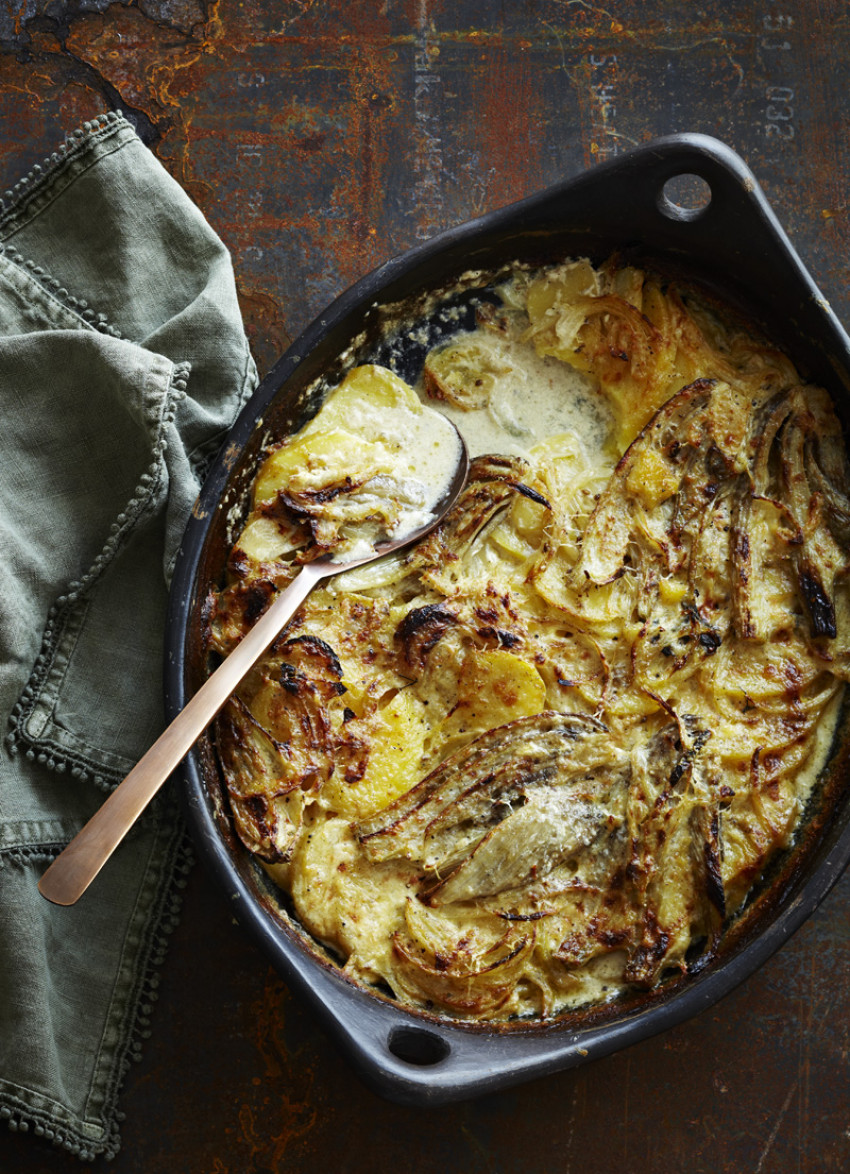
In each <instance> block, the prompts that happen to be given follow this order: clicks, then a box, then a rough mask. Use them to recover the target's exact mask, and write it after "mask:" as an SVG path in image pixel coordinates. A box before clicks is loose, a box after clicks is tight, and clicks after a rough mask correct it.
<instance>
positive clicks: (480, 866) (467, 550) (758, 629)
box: [207, 260, 850, 1020]
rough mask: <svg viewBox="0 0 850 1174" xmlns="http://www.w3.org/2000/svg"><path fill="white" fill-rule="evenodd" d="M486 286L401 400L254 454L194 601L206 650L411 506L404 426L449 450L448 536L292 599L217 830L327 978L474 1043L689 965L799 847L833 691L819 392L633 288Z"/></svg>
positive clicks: (775, 359) (255, 686) (840, 529)
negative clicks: (463, 472)
mask: <svg viewBox="0 0 850 1174" xmlns="http://www.w3.org/2000/svg"><path fill="white" fill-rule="evenodd" d="M499 292H500V304H499V305H497V306H494V305H492V304H491V303H490V302H482V305H481V308H480V311H479V325H478V328H477V329H476V330H475V331H473V332H470V333H464V334H460V335H458V336H456V337H455V338H453V339H451V340H450V341H449V342H448V343H446V344H443V345H441V346H440V347H438V348H436V349H435V350H433V351H432V352H431V353H430V354H429V355H428V357H427V359H426V362H425V368H424V373H423V377H422V381H421V386H418V387H417V388H415V389H413V388H410V387H408V386H407V385H406V384H405V383H404V382H403V381H402V380H401V379H400V378H399V377H398V376H397V375H395V374H394V373H393V372H392V371H389V370H387V369H384V368H380V367H376V366H360V367H356V368H354V369H353V370H352V371H350V372H349V373H348V375H347V376H346V377H345V379H344V380H343V382H342V384H341V385H340V387H339V388H338V389H337V390H336V391H335V392H334V393H332V394H331V396H330V397H329V398H328V400H327V401H326V403H325V405H324V406H323V408H322V410H321V411H320V412H319V414H318V415H317V416H316V417H315V418H314V420H313V421H311V423H310V424H309V425H308V427H307V428H306V429H305V430H302V432H301V433H299V434H298V435H296V436H295V437H293V438H290V439H289V440H287V441H285V442H283V443H282V444H280V445H277V446H275V447H273V448H272V450H271V451H270V452H268V454H267V455H266V457H265V459H264V461H263V463H262V465H261V466H260V468H259V469H258V473H257V477H256V480H255V483H254V488H253V496H252V501H251V509H250V513H249V516H248V518H247V520H246V523H245V526H244V529H243V530H242V533H241V535H240V537H239V538H238V539H237V542H236V544H235V546H234V548H233V551H232V552H231V556H230V560H229V564H228V580H227V583H226V584H225V585H224V586H223V587H222V589H221V590H220V591H218V592H216V593H214V594H213V595H212V596H211V598H210V600H209V606H208V608H207V615H208V619H209V648H210V650H211V651H212V652H213V653H216V654H219V655H226V654H227V652H228V651H229V650H230V649H231V648H232V647H233V646H234V645H235V643H236V642H238V640H239V639H240V637H241V635H242V634H243V633H244V631H245V630H246V628H247V627H249V626H250V625H251V623H252V622H253V621H254V620H255V619H256V617H257V616H258V615H259V614H260V613H261V612H262V610H263V609H264V607H265V606H266V604H267V603H268V601H269V600H270V599H271V598H272V596H273V595H274V593H275V592H276V591H277V590H279V589H280V588H281V587H283V586H285V585H286V584H287V583H289V582H290V581H291V579H292V578H293V577H294V575H295V573H296V572H297V569H298V566H299V565H300V563H302V562H304V561H309V560H310V559H312V558H315V557H317V556H318V555H320V554H324V553H326V552H328V551H333V550H334V549H335V546H336V544H338V543H339V542H340V541H342V540H343V539H344V537H345V536H346V535H349V534H350V531H349V530H348V529H347V527H349V526H350V525H351V524H359V523H363V522H368V523H370V524H372V525H374V524H380V525H381V526H386V524H387V519H390V524H392V519H393V518H395V517H397V511H398V509H399V508H404V506H405V502H404V494H403V493H402V494H401V495H400V494H399V493H398V481H397V479H396V480H393V478H392V477H391V476H389V475H388V472H387V465H386V459H387V458H386V451H383V450H387V448H388V446H389V448H390V449H392V446H393V444H395V445H396V446H401V450H402V451H403V450H404V448H405V445H406V443H408V442H407V441H406V440H405V433H404V429H403V428H402V429H401V430H400V431H399V430H398V429H397V428H396V427H395V425H396V423H397V422H398V421H399V420H401V419H402V418H403V417H404V416H405V414H407V415H410V414H411V413H412V414H413V415H416V414H417V411H418V408H419V407H421V403H422V401H423V400H425V401H427V402H429V403H431V404H432V405H437V406H438V407H440V409H441V410H443V411H444V412H445V413H446V414H447V415H449V416H450V417H451V418H452V419H453V420H454V421H455V422H456V423H457V424H458V426H459V427H460V428H461V430H462V431H463V432H464V434H465V436H466V437H467V441H468V444H469V445H470V448H471V451H472V452H473V453H475V454H476V457H475V460H474V461H473V463H472V466H471V472H470V478H469V481H468V484H467V487H466V489H465V490H464V492H463V494H462V495H461V498H460V499H459V500H458V502H457V504H456V506H455V507H454V508H453V510H452V511H451V512H450V513H449V514H448V515H447V517H446V518H445V519H444V520H443V522H442V523H441V524H440V526H439V527H438V528H437V529H436V530H435V531H434V532H432V533H431V534H430V535H429V536H428V537H426V538H425V539H424V540H423V541H421V542H420V543H419V544H418V545H416V546H415V547H414V548H412V549H411V550H408V551H405V552H403V553H400V554H398V555H394V556H390V557H388V558H386V559H384V560H381V561H380V562H378V563H376V564H373V565H372V566H369V567H365V568H362V569H359V570H354V571H350V572H346V573H343V574H340V575H339V576H337V577H336V578H335V579H334V580H331V581H329V582H328V583H327V584H326V585H324V586H323V587H321V588H319V589H317V590H315V591H314V592H313V594H312V595H311V596H310V598H309V599H308V600H307V602H306V603H305V604H304V606H303V607H302V608H301V610H300V611H299V613H298V615H297V616H296V617H295V619H294V620H293V621H292V622H291V623H290V624H289V626H288V627H287V629H286V631H285V632H284V633H283V634H282V635H281V637H280V638H279V639H278V640H277V642H276V643H275V645H274V646H273V648H272V650H271V652H270V653H269V654H268V655H267V656H266V657H264V658H263V659H262V660H261V661H260V662H259V664H258V665H257V666H256V667H255V669H254V670H253V671H252V672H251V674H249V676H248V677H247V678H246V680H245V681H244V682H243V684H242V686H241V687H240V689H239V690H238V691H237V694H236V695H235V696H234V697H233V698H232V699H231V701H230V702H229V703H228V705H227V706H226V708H225V709H224V711H223V712H222V714H221V716H220V718H219V720H218V723H217V727H216V742H217V750H218V755H219V760H220V764H221V768H222V772H223V776H224V779H225V782H226V786H227V792H228V796H229V802H230V808H231V813H232V817H233V822H234V826H235V828H236V830H237V832H238V834H239V836H240V837H241V839H242V841H243V842H244V844H245V845H246V847H247V848H248V849H249V850H250V851H251V852H253V853H255V854H256V856H257V857H258V858H259V860H260V861H262V862H263V864H264V866H265V867H266V868H267V870H268V871H269V872H270V873H271V875H272V876H273V877H274V879H275V881H276V882H277V883H278V884H279V885H280V887H281V888H282V889H283V890H284V891H285V892H286V893H287V894H288V899H289V901H290V902H291V906H292V908H293V910H294V913H295V915H296V917H297V918H298V919H299V921H300V922H301V924H302V925H303V926H304V927H305V928H306V930H307V931H309V933H310V934H312V935H313V937H314V938H315V939H317V940H318V941H319V942H321V943H322V944H323V945H324V946H325V947H327V948H328V949H329V950H330V951H331V952H332V954H333V955H334V956H335V957H336V958H337V959H338V960H339V963H340V965H341V966H342V967H343V969H344V971H345V973H346V974H348V975H349V976H350V977H351V978H353V979H354V980H356V981H359V982H362V983H365V984H372V985H376V984H377V985H378V986H380V987H381V988H383V989H386V988H389V990H391V991H392V993H393V994H394V995H395V996H396V997H397V998H398V999H399V1000H401V1001H403V1002H406V1003H408V1004H412V1005H414V1006H418V1007H422V1008H426V1009H428V1010H431V1011H434V1012H436V1013H438V1014H445V1015H448V1016H452V1017H458V1018H463V1019H477V1020H487V1019H504V1018H509V1017H512V1016H539V1017H546V1016H551V1015H553V1014H555V1013H557V1012H559V1011H561V1010H563V1009H566V1008H571V1007H577V1006H581V1005H586V1004H589V1003H592V1002H599V1001H605V1000H611V999H614V998H616V997H617V996H618V995H619V994H620V993H621V992H623V991H624V990H625V989H627V988H629V987H642V988H651V987H653V986H655V985H657V984H658V983H659V982H660V981H662V979H663V978H664V977H665V976H666V975H667V974H670V973H678V972H682V971H686V970H688V969H689V968H691V969H693V968H695V967H697V966H701V965H703V964H704V963H705V961H706V960H707V959H709V958H710V957H711V956H712V954H713V953H714V951H715V950H716V949H717V947H718V944H719V942H720V940H721V937H722V935H723V933H724V931H725V928H726V927H728V925H729V923H730V921H731V919H732V918H734V916H735V915H736V913H737V912H738V911H740V909H741V908H742V906H743V905H744V904H745V902H746V900H747V897H748V895H749V894H750V893H751V892H752V890H753V887H754V885H755V884H756V882H757V881H758V880H759V878H760V877H761V876H762V875H763V873H764V871H765V869H766V867H767V866H768V865H769V863H770V862H771V860H772V859H773V858H774V857H775V856H776V854H777V853H778V852H780V851H781V850H782V849H783V848H786V847H787V846H788V845H789V844H790V843H791V842H792V841H793V838H794V836H795V834H796V832H797V830H798V829H799V827H800V826H801V821H802V819H803V814H804V810H805V807H806V804H807V801H808V799H809V797H810V794H811V792H812V790H813V788H814V786H815V784H816V780H817V777H818V773H819V771H820V770H821V769H822V767H823V766H824V764H825V763H826V761H827V759H828V756H829V750H830V746H831V742H832V738H833V733H834V729H835V725H836V720H837V716H838V712H839V709H840V706H841V702H842V695H843V689H844V682H845V680H846V679H847V675H848V665H850V660H848V652H849V651H850V649H848V631H849V630H850V629H848V607H847V596H846V586H845V583H846V571H847V569H848V555H847V547H848V540H850V502H848V499H847V486H848V476H847V466H846V457H845V453H844V446H843V441H842V436H841V431H840V427H839V425H838V422H837V420H836V417H835V414H834V411H833V408H832V405H831V402H830V400H829V397H828V395H827V394H826V393H825V392H824V391H823V390H822V389H820V388H817V387H814V386H811V385H804V384H802V383H801V380H800V377H799V375H798V373H797V372H796V370H795V368H794V367H793V365H792V364H791V362H790V361H789V360H788V359H787V358H786V357H785V356H784V355H783V354H782V353H781V352H780V351H778V350H777V349H776V348H774V347H772V346H770V345H768V344H767V343H766V342H765V341H764V340H762V339H760V338H758V337H757V336H755V335H754V334H753V332H751V331H750V330H749V329H747V328H746V327H745V326H744V325H743V324H742V323H740V322H738V321H735V320H734V319H733V318H732V317H731V316H730V315H729V314H728V313H727V312H726V311H724V310H722V309H719V308H718V307H716V306H715V305H714V304H713V303H711V302H710V301H709V300H708V299H707V298H706V297H705V296H703V295H700V294H697V293H696V292H695V291H693V290H690V289H688V288H686V287H684V286H681V285H677V284H676V283H675V282H672V281H669V280H666V279H664V278H662V277H661V276H659V275H656V274H653V273H650V272H645V271H642V270H638V269H635V268H631V267H622V266H619V267H618V266H617V265H616V264H613V263H609V264H608V265H606V266H603V267H602V268H601V269H596V268H594V267H593V266H592V265H591V264H590V263H589V262H587V261H584V260H579V261H569V262H565V263H564V264H561V265H558V266H555V267H551V268H547V269H544V270H539V271H525V270H518V271H517V272H516V273H515V275H514V277H513V278H512V280H511V281H510V282H508V283H507V284H506V285H504V286H503V287H501V289H500V291H499ZM364 420H368V421H371V423H370V424H369V425H368V426H367V427H366V428H365V430H364V427H363V421H364ZM358 421H359V423H358ZM416 443H422V440H421V437H420V438H419V440H417V441H416ZM394 451H395V450H394ZM382 462H383V463H382ZM364 502H365V503H367V504H366V505H364ZM408 504H409V503H408Z"/></svg>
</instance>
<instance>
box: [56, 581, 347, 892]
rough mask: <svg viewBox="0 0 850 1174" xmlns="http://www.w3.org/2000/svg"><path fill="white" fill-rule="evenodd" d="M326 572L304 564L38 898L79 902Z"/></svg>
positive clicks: (64, 857) (70, 849)
mask: <svg viewBox="0 0 850 1174" xmlns="http://www.w3.org/2000/svg"><path fill="white" fill-rule="evenodd" d="M334 569H336V568H334ZM329 570H330V568H329V567H328V566H327V564H323V563H307V564H305V566H303V567H302V568H301V570H300V572H299V573H298V574H297V575H296V577H295V578H294V579H293V581H292V582H291V583H290V584H289V586H288V587H287V588H286V589H285V590H284V591H282V592H281V593H280V595H278V597H277V598H276V599H275V601H274V602H273V603H272V605H271V607H269V608H268V610H267V611H266V612H264V613H263V615H262V616H261V617H260V619H259V620H258V621H257V623H256V624H255V625H254V626H253V628H252V629H251V630H250V632H248V633H247V635H246V636H244V637H243V639H242V640H241V641H240V642H239V644H237V646H236V647H235V648H234V650H233V651H232V652H231V653H230V655H229V656H228V657H227V659H226V660H225V661H224V662H223V663H222V664H220V665H219V667H218V668H217V669H216V670H215V672H214V673H212V674H211V675H210V676H209V677H208V678H207V680H206V681H205V682H204V684H203V685H202V686H201V687H200V689H199V690H198V691H197V693H195V695H194V696H193V697H192V698H191V700H190V701H189V702H188V704H187V705H186V706H185V707H184V708H183V709H182V710H181V711H180V713H179V714H178V715H177V717H176V718H175V719H174V721H173V722H172V723H171V724H170V725H169V726H168V727H167V728H166V729H165V731H164V732H163V733H162V734H161V735H160V737H159V738H158V739H157V740H156V742H154V744H153V745H152V746H151V748H150V750H148V751H147V753H146V754H145V755H144V756H143V757H142V758H140V759H139V761H138V763H137V764H136V765H135V766H134V767H133V769H132V770H131V771H130V773H129V774H128V775H127V777H126V778H125V779H124V781H123V782H121V783H119V784H118V786H117V787H116V788H115V790H114V791H113V792H112V794H111V795H110V796H109V798H108V799H107V800H106V802H105V803H104V804H103V806H102V807H100V808H99V809H98V810H97V811H96V812H95V814H94V815H93V816H92V818H91V819H90V820H89V822H88V823H87V824H86V825H85V827H84V828H83V829H82V831H80V832H78V834H77V835H76V836H75V837H74V839H73V840H71V842H70V844H68V846H67V848H65V850H64V851H63V852H61V853H60V854H59V855H58V856H57V857H56V859H55V860H54V861H53V863H52V864H51V865H50V867H49V868H48V869H47V871H46V872H45V873H44V875H43V876H42V878H41V880H40V881H39V885H38V889H39V892H40V893H41V895H42V896H43V897H46V898H47V900H48V901H52V902H53V903H54V904H55V905H73V904H74V902H75V901H77V900H79V898H80V897H81V896H82V895H83V893H84V892H85V891H86V889H87V888H88V887H89V885H90V884H91V882H92V881H93V880H94V878H95V877H96V876H97V874H98V873H99V872H100V870H101V868H103V866H104V864H105V863H106V862H107V860H108V859H109V857H110V856H111V855H112V853H113V852H114V851H115V849H116V848H117V847H118V845H119V844H120V843H121V841H122V840H123V839H124V837H125V836H126V834H127V832H128V831H129V830H130V828H131V827H132V826H133V824H134V823H135V822H136V820H137V819H138V818H139V816H140V815H141V813H142V812H143V811H144V809H145V808H146V807H147V805H148V803H150V801H151V799H153V797H154V795H155V794H156V793H157V791H158V790H159V789H160V787H161V786H162V785H163V783H164V782H165V780H166V779H167V778H168V776H169V775H170V774H171V772H172V771H173V770H174V769H175V767H177V766H178V764H179V763H180V762H181V761H182V759H183V758H184V757H185V756H186V755H187V754H188V752H189V750H190V749H191V748H192V746H193V745H194V744H195V742H196V741H197V740H198V738H199V737H200V736H201V734H202V733H203V732H204V730H205V729H206V728H207V726H208V725H209V724H210V722H211V721H212V720H213V718H214V717H215V715H216V714H217V713H218V711H219V710H220V709H221V708H222V706H223V705H224V703H225V702H226V701H227V699H228V697H229V696H230V695H231V693H232V692H233V690H234V689H235V688H236V686H237V685H238V684H239V682H240V681H241V680H242V678H243V677H244V676H245V674H246V673H247V672H248V670H249V669H250V668H251V667H252V665H253V664H254V663H255V662H256V661H257V660H258V659H259V657H260V656H262V654H263V653H264V652H265V651H266V649H267V648H268V647H269V645H270V644H271V643H272V641H273V640H274V639H275V637H276V636H277V634H278V633H279V632H280V631H281V629H282V628H283V627H284V625H285V624H286V622H287V621H288V620H289V619H290V618H291V617H292V616H293V614H294V613H295V612H296V611H297V609H298V607H299V606H300V604H302V603H303V602H304V600H305V599H306V598H307V596H308V595H309V594H310V591H311V590H312V588H313V587H314V586H315V584H316V583H317V582H318V581H319V580H320V579H322V578H325V577H326V576H327V575H328V573H329Z"/></svg>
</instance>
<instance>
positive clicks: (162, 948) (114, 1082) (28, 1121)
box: [0, 826, 195, 1162]
mask: <svg viewBox="0 0 850 1174" xmlns="http://www.w3.org/2000/svg"><path fill="white" fill-rule="evenodd" d="M54 847H55V851H56V852H59V851H60V850H61V848H62V847H63V845H60V844H57V845H55V846H54ZM194 863H195V857H194V853H193V851H192V846H191V843H190V841H189V839H188V837H187V836H186V833H185V830H184V829H183V828H182V826H178V827H177V828H175V831H174V834H173V836H172V837H171V841H170V843H169V844H168V845H167V851H166V858H165V867H164V869H163V870H162V874H161V875H162V877H163V881H162V883H161V885H160V890H159V893H158V894H157V897H156V900H155V901H154V906H153V911H152V914H151V916H150V918H149V921H148V933H147V940H146V942H145V943H144V946H143V948H142V955H143V957H142V959H141V964H140V965H139V967H138V971H137V974H138V978H137V983H136V990H135V992H134V995H133V998H132V1000H131V1006H130V1010H129V1013H128V1020H129V1030H128V1031H127V1032H126V1036H125V1041H124V1045H123V1048H122V1050H121V1053H120V1055H119V1057H118V1062H117V1063H116V1064H115V1066H114V1068H113V1074H112V1078H111V1080H110V1081H109V1082H108V1084H107V1087H106V1090H105V1095H104V1099H103V1106H102V1118H103V1129H102V1133H101V1136H100V1137H94V1136H92V1133H93V1132H94V1130H93V1129H90V1130H88V1131H87V1130H86V1129H85V1128H84V1127H83V1126H81V1125H80V1124H79V1123H77V1122H75V1121H74V1120H73V1118H72V1116H71V1114H69V1113H68V1112H67V1110H61V1109H60V1108H59V1107H58V1106H56V1105H55V1104H53V1103H51V1102H49V1101H47V1100H46V1099H45V1098H42V1097H39V1096H38V1095H37V1094H33V1099H34V1100H36V1101H38V1100H43V1102H44V1108H43V1109H39V1108H35V1107H34V1106H33V1105H32V1104H25V1103H24V1102H23V1101H22V1100H21V1098H20V1097H17V1096H15V1095H14V1093H13V1092H11V1091H10V1090H9V1089H8V1088H6V1087H4V1086H3V1084H2V1083H0V1121H5V1122H6V1125H7V1126H8V1128H9V1129H10V1130H11V1131H12V1132H18V1133H32V1134H33V1136H35V1137H40V1138H43V1139H44V1140H45V1141H47V1142H50V1143H51V1144H52V1145H53V1146H56V1147H57V1148H59V1149H64V1150H67V1151H68V1152H69V1153H71V1154H73V1155H74V1156H75V1157H77V1158H79V1159H80V1161H84V1162H90V1161H93V1160H94V1159H95V1158H100V1157H103V1158H106V1159H107V1160H109V1159H111V1158H114V1157H115V1155H116V1154H117V1153H118V1151H119V1149H120V1148H121V1133H120V1125H121V1122H122V1121H123V1120H124V1119H125V1114H124V1113H123V1112H122V1111H121V1110H120V1109H119V1108H118V1099H119V1096H120V1094H121V1091H122V1089H123V1086H124V1082H125V1079H126V1076H127V1073H128V1072H129V1071H130V1068H131V1067H132V1065H133V1064H134V1063H138V1062H139V1061H140V1060H141V1058H142V1049H143V1046H144V1041H145V1040H147V1039H148V1038H149V1037H150V1034H151V1032H150V1022H151V1014H152V1011H153V1007H152V1004H153V1003H155V1002H156V1000H157V997H158V987H159V975H160V971H161V969H162V966H163V964H164V962H165V957H166V953H167V950H168V946H169V942H170V938H171V935H172V933H173V932H174V930H175V928H176V927H177V925H178V924H179V921H180V911H181V908H182V904H183V896H182V890H183V889H184V888H185V887H186V883H187V878H188V875H189V873H190V872H191V869H192V866H193V865H194ZM60 1114H61V1117H64V1121H63V1122H62V1123H61V1124H57V1116H60Z"/></svg>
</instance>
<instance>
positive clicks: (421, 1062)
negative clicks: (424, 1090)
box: [387, 1027, 451, 1068]
mask: <svg viewBox="0 0 850 1174" xmlns="http://www.w3.org/2000/svg"><path fill="white" fill-rule="evenodd" d="M387 1047H388V1048H389V1049H390V1051H391V1052H392V1054H393V1055H394V1056H395V1057H396V1059H397V1060H403V1061H404V1062H405V1064H416V1065H417V1066H418V1067H420V1068H427V1067H429V1066H430V1065H432V1064H439V1063H440V1061H441V1060H445V1058H446V1057H447V1056H448V1054H449V1052H450V1051H451V1048H450V1047H449V1045H448V1044H447V1043H446V1041H445V1040H444V1039H442V1038H441V1037H440V1036H439V1035H435V1034H434V1033H433V1032H431V1031H423V1030H422V1029H421V1028H419V1027H397V1028H395V1030H394V1031H392V1032H391V1033H390V1038H389V1041H388V1043H387Z"/></svg>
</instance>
